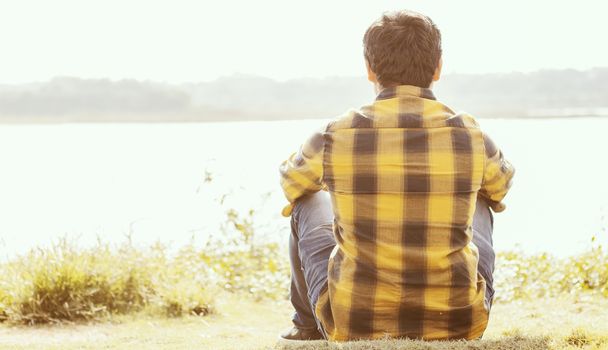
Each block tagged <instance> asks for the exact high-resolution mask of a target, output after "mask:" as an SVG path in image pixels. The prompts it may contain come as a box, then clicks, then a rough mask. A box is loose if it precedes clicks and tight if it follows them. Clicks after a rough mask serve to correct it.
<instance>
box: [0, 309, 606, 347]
mask: <svg viewBox="0 0 608 350" xmlns="http://www.w3.org/2000/svg"><path fill="white" fill-rule="evenodd" d="M607 307H608V300H607V299H604V298H597V297H594V298H591V297H589V298H586V299H585V298H578V299H576V298H572V297H569V298H563V299H555V298H553V299H546V300H541V301H538V302H531V301H526V302H516V303H510V304H499V305H496V306H495V308H494V310H493V313H492V317H491V320H490V325H489V327H488V330H487V332H486V335H485V336H484V339H483V340H480V341H471V342H462V341H461V342H421V341H412V340H388V339H386V340H376V341H361V342H349V343H327V342H323V341H321V342H304V343H296V344H293V343H289V344H288V343H283V342H277V334H278V333H279V332H280V331H281V330H283V329H284V328H286V327H288V326H289V325H290V321H289V320H290V313H291V309H290V306H289V304H288V303H287V302H284V301H281V302H257V303H256V302H253V301H250V300H245V299H237V298H234V297H228V298H223V299H222V298H220V300H218V310H219V311H218V313H217V314H213V315H210V316H206V317H194V316H188V317H184V318H176V319H166V318H158V317H149V316H145V315H141V314H140V315H131V316H117V317H113V318H112V319H110V320H108V321H107V322H104V323H100V324H91V325H86V324H80V325H65V324H64V325H55V326H36V327H22V326H12V327H8V326H4V327H0V349H68V350H69V349H135V348H136V349H274V350H304V349H326V350H371V349H379V350H396V349H413V350H421V349H428V350H440V349H456V350H459V349H490V350H497V349H608V313H606V312H605V310H606V309H607Z"/></svg>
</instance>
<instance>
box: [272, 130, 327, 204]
mask: <svg viewBox="0 0 608 350" xmlns="http://www.w3.org/2000/svg"><path fill="white" fill-rule="evenodd" d="M324 146H325V140H324V137H323V133H321V132H317V133H315V134H313V135H312V136H311V137H310V138H309V139H308V140H307V141H306V142H305V143H304V144H303V145H302V146H301V147H300V150H299V151H298V152H296V153H293V154H292V155H291V156H290V157H289V158H288V159H287V160H286V161H284V162H283V163H281V166H280V167H279V172H280V173H281V187H282V188H283V192H284V194H285V197H286V198H287V200H288V201H289V204H288V205H287V206H285V207H284V208H283V211H282V214H283V216H290V215H291V211H292V209H293V204H294V203H295V201H296V200H297V199H298V198H300V197H302V196H303V195H305V194H308V193H314V192H318V191H320V190H321V189H322V188H323V182H322V179H323V153H324Z"/></svg>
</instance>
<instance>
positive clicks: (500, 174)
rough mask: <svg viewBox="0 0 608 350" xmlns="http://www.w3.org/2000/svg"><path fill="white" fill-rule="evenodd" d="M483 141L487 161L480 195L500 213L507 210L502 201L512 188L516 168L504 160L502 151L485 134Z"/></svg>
mask: <svg viewBox="0 0 608 350" xmlns="http://www.w3.org/2000/svg"><path fill="white" fill-rule="evenodd" d="M483 141H484V145H485V149H486V160H485V167H484V173H483V181H482V184H481V189H480V190H479V195H480V196H481V197H483V198H484V199H485V200H486V201H487V202H488V204H489V205H490V207H491V208H492V210H493V211H494V212H496V213H500V212H502V211H504V210H505V209H506V205H505V204H504V203H503V202H502V200H503V199H504V198H505V196H506V195H507V192H509V189H510V188H511V184H512V182H513V175H515V168H514V167H513V165H511V163H509V161H507V160H506V159H505V158H504V156H503V154H502V151H501V150H500V149H498V147H496V144H494V141H492V139H490V137H488V136H487V135H485V134H484V135H483Z"/></svg>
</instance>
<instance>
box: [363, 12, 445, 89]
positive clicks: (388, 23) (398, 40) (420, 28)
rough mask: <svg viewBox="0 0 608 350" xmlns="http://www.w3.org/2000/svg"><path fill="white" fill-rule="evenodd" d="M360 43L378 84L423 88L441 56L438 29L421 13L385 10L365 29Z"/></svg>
mask: <svg viewBox="0 0 608 350" xmlns="http://www.w3.org/2000/svg"><path fill="white" fill-rule="evenodd" d="M363 47H364V55H365V59H366V61H367V63H368V64H369V66H370V68H371V70H372V72H374V73H375V74H376V78H377V79H378V82H379V83H380V85H382V86H384V87H389V86H394V85H415V86H419V87H424V88H426V87H429V86H430V85H431V83H432V81H433V75H434V74H435V69H436V68H437V66H438V65H439V60H440V59H441V33H440V32H439V29H438V28H437V26H436V25H435V23H433V21H432V20H431V19H430V18H428V17H427V16H425V15H422V14H420V13H417V12H413V11H396V12H387V13H385V14H383V15H382V17H381V18H379V19H378V20H376V21H375V22H374V23H372V25H371V26H370V27H369V28H368V29H367V31H366V32H365V36H364V37H363Z"/></svg>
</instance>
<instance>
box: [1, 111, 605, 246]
mask: <svg viewBox="0 0 608 350" xmlns="http://www.w3.org/2000/svg"><path fill="white" fill-rule="evenodd" d="M479 122H480V124H481V126H482V128H483V129H484V130H485V131H486V132H488V134H490V135H491V136H492V138H493V139H494V140H495V141H496V143H497V144H498V145H499V146H500V147H501V148H502V149H503V151H504V153H505V155H506V157H507V158H508V159H509V160H510V161H511V162H512V163H513V164H514V165H515V167H516V168H517V174H516V178H515V181H514V186H513V189H512V191H511V193H510V194H509V195H508V197H507V200H506V203H507V210H506V211H505V212H504V213H501V214H497V215H496V216H495V232H494V243H495V247H496V249H497V250H506V249H513V248H516V247H519V248H520V249H522V250H524V251H527V252H538V251H547V252H552V253H554V254H557V255H562V256H563V255H568V254H573V253H576V252H578V251H581V250H583V249H585V248H587V247H589V245H590V242H591V237H592V236H593V235H597V236H598V240H599V241H601V242H604V243H608V239H607V237H606V236H608V233H607V232H606V228H607V227H608V219H607V216H608V183H607V182H608V162H607V161H606V160H607V157H606V151H608V137H606V134H607V132H608V119H602V118H576V119H531V120H524V119H511V120H508V119H504V120H502V119H480V120H479ZM323 123H324V121H323V120H305V121H281V122H234V123H191V124H188V123H175V124H172V123H167V124H47V125H31V124H30V125H0V161H1V168H0V214H1V216H0V256H2V257H3V258H9V257H11V256H13V255H14V254H16V253H22V252H24V251H26V250H28V249H30V248H31V247H35V246H40V245H47V244H48V243H49V242H51V240H53V239H57V238H58V237H61V236H63V235H68V236H70V237H79V242H80V243H82V244H90V243H92V242H95V240H96V239H97V237H100V238H101V239H103V240H107V241H111V242H121V241H123V240H124V239H125V236H126V235H127V234H130V235H131V237H132V239H133V241H135V242H136V243H141V244H149V243H151V242H154V241H157V240H160V241H162V242H165V243H172V244H173V245H174V246H179V245H180V244H182V243H184V242H187V241H188V240H189V239H191V238H193V239H194V240H195V241H200V240H205V239H207V238H208V237H210V236H213V235H219V234H221V230H220V225H221V223H222V222H223V221H224V220H225V217H226V215H225V212H226V211H227V210H228V209H230V208H234V209H236V210H238V211H240V212H243V213H244V212H246V211H247V210H248V209H250V208H255V209H256V214H255V222H256V225H257V226H258V231H260V232H261V233H263V234H264V235H266V236H269V237H274V238H277V239H279V240H282V241H285V240H286V239H287V233H288V229H287V227H288V220H287V219H285V218H282V217H281V216H280V215H279V212H280V209H281V207H282V205H283V204H284V200H283V197H282V194H281V192H280V189H279V186H278V172H277V169H278V165H279V164H280V163H281V161H282V160H283V159H285V158H286V157H288V156H289V154H290V153H291V152H294V151H295V150H297V148H298V146H299V145H300V144H301V143H302V142H303V141H304V140H305V139H306V137H307V136H308V135H309V134H310V133H311V132H312V131H313V130H315V129H317V128H319V127H321V126H322V125H323Z"/></svg>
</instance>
